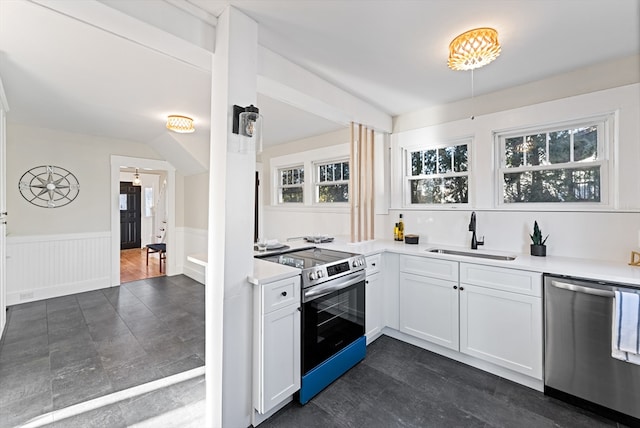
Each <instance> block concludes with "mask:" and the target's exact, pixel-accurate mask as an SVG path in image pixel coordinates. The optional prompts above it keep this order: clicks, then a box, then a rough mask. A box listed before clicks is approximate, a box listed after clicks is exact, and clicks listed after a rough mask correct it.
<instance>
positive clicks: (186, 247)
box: [176, 227, 208, 284]
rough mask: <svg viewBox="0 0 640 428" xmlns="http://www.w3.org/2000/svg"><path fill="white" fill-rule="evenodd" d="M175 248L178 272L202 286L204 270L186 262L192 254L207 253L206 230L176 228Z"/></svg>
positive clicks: (202, 267)
mask: <svg viewBox="0 0 640 428" xmlns="http://www.w3.org/2000/svg"><path fill="white" fill-rule="evenodd" d="M176 234H177V235H178V241H177V243H176V244H177V247H178V255H179V257H180V258H179V259H178V260H176V268H177V269H178V272H183V273H184V274H185V275H187V276H188V277H189V278H192V279H194V280H196V281H198V282H201V283H202V284H204V282H205V281H204V276H205V268H204V266H199V265H197V264H195V263H192V262H190V261H188V260H187V257H188V256H190V255H192V254H206V253H207V240H208V237H207V230H206V229H194V228H191V227H177V228H176ZM181 238H182V239H181Z"/></svg>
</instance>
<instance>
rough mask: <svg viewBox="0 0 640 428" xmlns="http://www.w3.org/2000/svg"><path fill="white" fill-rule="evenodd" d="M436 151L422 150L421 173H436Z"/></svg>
mask: <svg viewBox="0 0 640 428" xmlns="http://www.w3.org/2000/svg"><path fill="white" fill-rule="evenodd" d="M437 153H438V151H437V150H435V149H433V150H425V151H424V152H422V154H423V156H424V158H423V161H422V165H423V166H422V173H423V174H425V175H430V174H435V173H437V168H436V166H437V163H436V160H437V158H438V155H437Z"/></svg>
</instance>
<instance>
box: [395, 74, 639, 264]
mask: <svg viewBox="0 0 640 428" xmlns="http://www.w3.org/2000/svg"><path fill="white" fill-rule="evenodd" d="M603 113H615V114H616V122H617V123H616V131H617V132H616V138H617V141H616V145H617V147H616V149H615V152H616V153H615V156H614V157H613V158H612V159H611V164H612V166H613V170H614V173H613V176H612V177H611V178H612V180H613V182H614V183H615V182H617V183H618V185H617V186H616V187H614V188H613V189H612V190H613V192H612V193H613V194H612V195H611V196H613V197H614V198H613V199H617V202H616V203H615V204H614V205H613V206H610V207H606V210H607V211H606V212H603V210H596V209H593V208H591V212H585V211H578V210H581V207H575V206H574V207H571V208H568V207H562V208H556V207H553V208H549V209H545V210H533V209H530V208H527V207H518V209H517V210H516V209H513V210H510V209H509V208H510V207H506V206H502V207H498V205H497V204H496V201H495V199H496V190H495V189H496V183H497V181H498V178H497V177H496V175H495V168H494V165H495V164H496V159H495V153H496V149H495V147H494V145H495V142H494V138H493V132H494V131H497V130H503V129H509V128H519V127H527V126H536V125H545V124H552V123H558V122H563V121H567V120H573V119H577V118H582V117H589V116H593V115H599V114H603ZM639 117H640V84H633V85H627V86H622V87H618V88H613V89H606V90H603V91H597V92H592V93H590V94H585V95H578V96H575V97H569V98H564V99H560V100H554V101H549V102H546V103H541V104H535V105H531V106H527V107H521V108H517V109H512V110H507V111H503V112H497V113H492V114H487V115H483V116H479V117H476V118H475V120H471V119H462V120H456V121H453V122H448V123H444V124H438V125H433V126H429V127H424V128H420V129H415V130H411V131H406V132H399V133H396V134H394V135H393V136H392V158H393V164H392V165H393V168H392V171H393V174H392V186H393V200H392V208H393V209H394V211H392V212H391V214H390V216H389V218H388V219H387V225H386V228H385V230H386V231H387V233H386V234H384V236H386V237H389V236H390V234H391V232H390V231H391V230H392V228H393V224H394V223H395V221H397V220H396V219H397V217H398V214H399V213H400V212H402V213H403V214H404V215H405V227H406V231H407V233H416V234H420V235H421V238H422V242H425V241H426V242H429V243H434V244H443V245H456V246H468V245H469V241H470V238H471V236H470V233H469V232H468V224H469V214H470V212H471V210H476V211H478V233H479V235H485V236H486V246H485V249H496V250H506V251H515V252H519V253H528V249H527V248H528V245H529V244H530V239H529V236H528V233H531V229H532V225H533V222H534V220H537V221H538V223H539V224H540V226H541V228H542V229H543V232H544V234H545V235H546V234H547V233H548V234H550V238H549V241H547V254H548V255H556V256H569V257H582V258H593V259H602V260H612V261H619V262H622V261H627V260H628V258H629V253H630V251H631V250H633V249H637V248H638V246H639V245H640V244H639V243H638V234H639V233H640V180H639V179H638V166H639V165H640V145H639V144H638V139H639V136H640V122H639V121H638V118H639ZM460 136H471V137H472V138H473V142H472V144H471V147H472V161H471V169H472V175H471V184H470V189H469V197H470V204H469V207H463V208H460V207H458V208H452V207H447V206H437V207H432V208H431V209H427V208H425V207H418V208H416V207H407V206H403V201H402V186H403V180H402V178H401V175H402V168H401V164H402V159H401V154H402V148H403V147H410V146H414V145H416V144H420V143H425V142H429V141H450V140H453V139H455V138H459V137H460ZM561 209H564V210H569V209H571V210H572V211H573V212H553V211H552V210H561Z"/></svg>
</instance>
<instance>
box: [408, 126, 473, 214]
mask: <svg viewBox="0 0 640 428" xmlns="http://www.w3.org/2000/svg"><path fill="white" fill-rule="evenodd" d="M473 141H474V139H473V137H472V136H469V137H463V138H455V139H451V140H445V141H442V142H438V143H433V144H428V143H427V144H413V145H409V146H404V147H403V148H402V151H403V153H402V193H403V195H402V206H403V208H404V209H459V208H468V207H471V206H472V202H473V194H472V192H471V189H472V188H473ZM464 145H466V146H467V170H466V171H465V172H449V173H444V174H429V175H425V174H421V175H416V176H413V175H410V171H411V152H417V151H425V150H438V149H442V148H446V147H454V146H464ZM450 177H467V202H456V203H440V204H435V203H431V204H429V203H424V204H413V203H411V181H412V180H423V179H435V178H450Z"/></svg>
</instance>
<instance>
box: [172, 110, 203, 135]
mask: <svg viewBox="0 0 640 428" xmlns="http://www.w3.org/2000/svg"><path fill="white" fill-rule="evenodd" d="M167 129H168V130H170V131H173V132H179V133H181V134H189V133H191V132H193V131H195V130H196V128H194V127H193V119H191V118H190V117H187V116H179V115H176V114H172V115H171V116H167Z"/></svg>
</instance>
